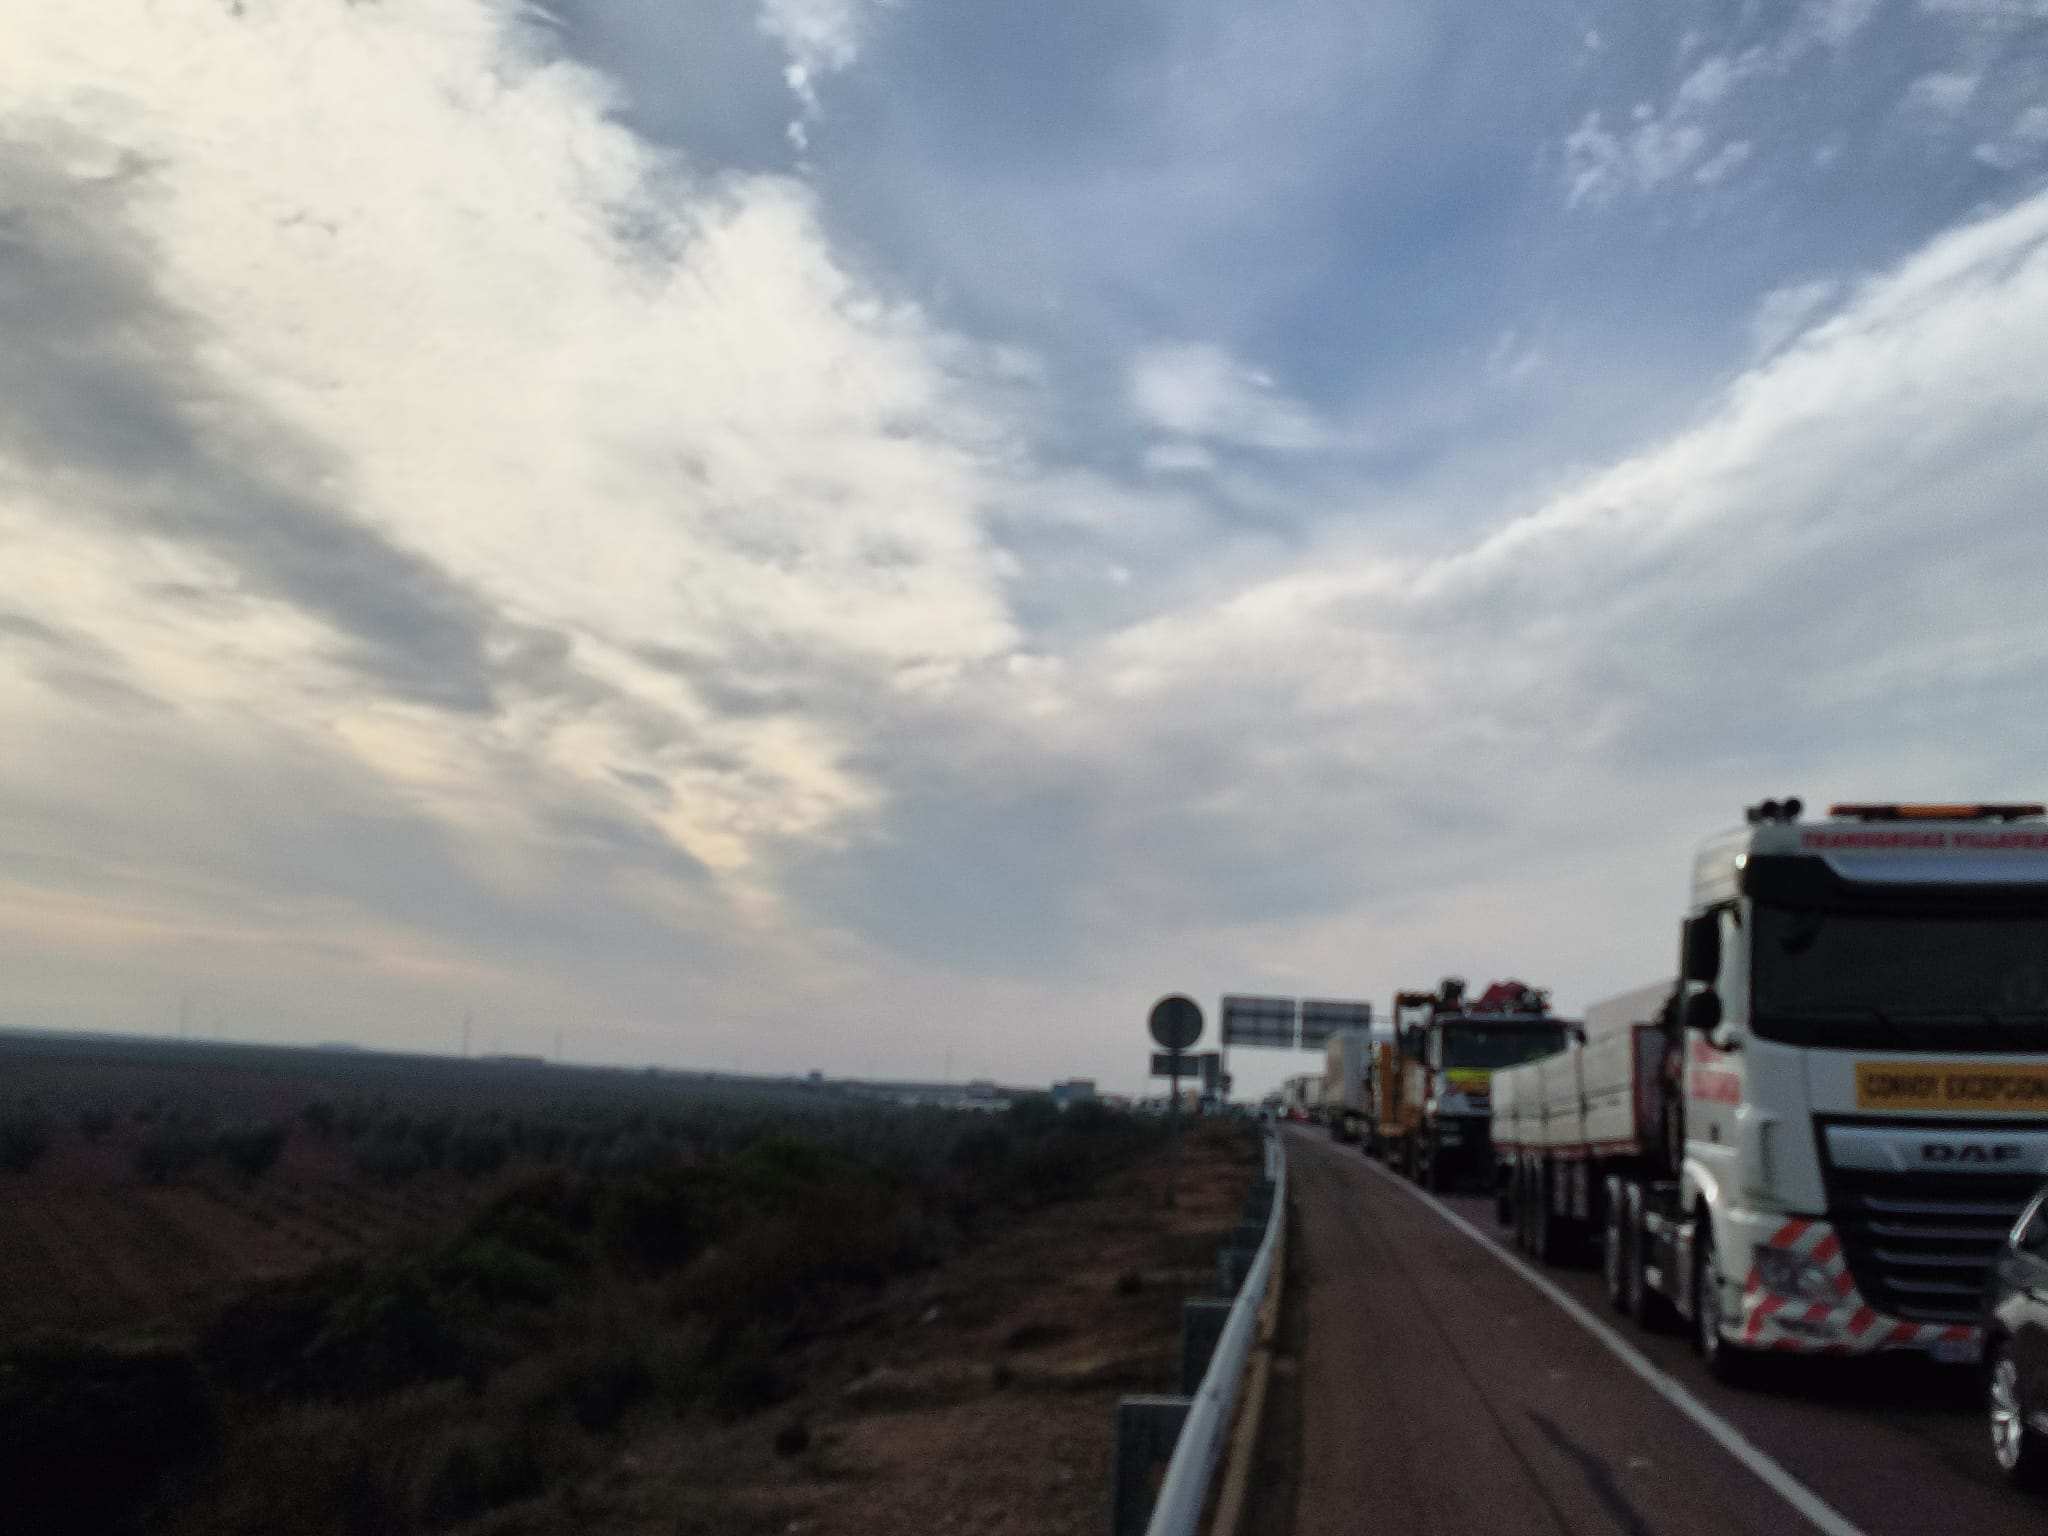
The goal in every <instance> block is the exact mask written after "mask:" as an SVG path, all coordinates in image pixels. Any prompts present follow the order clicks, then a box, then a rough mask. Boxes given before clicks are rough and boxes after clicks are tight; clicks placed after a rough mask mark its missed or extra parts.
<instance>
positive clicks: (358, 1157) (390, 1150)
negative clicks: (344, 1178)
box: [350, 1120, 427, 1184]
mask: <svg viewBox="0 0 2048 1536" xmlns="http://www.w3.org/2000/svg"><path fill="white" fill-rule="evenodd" d="M350 1163H351V1165H352V1166H353V1167H354V1169H355V1171H356V1174H357V1176H358V1177H360V1178H364V1179H367V1180H369V1181H370V1182H371V1183H372V1184H403V1183H405V1182H406V1181H407V1180H409V1179H414V1178H417V1177H418V1176H419V1175H420V1174H421V1173H423V1172H425V1171H426V1166H427V1154H426V1152H425V1151H424V1150H422V1148H421V1147H420V1144H419V1142H418V1141H416V1140H415V1139H414V1138H413V1135H412V1131H411V1128H410V1126H409V1125H408V1124H407V1123H406V1122H404V1121H403V1120H400V1121H388V1122H386V1123H385V1124H384V1125H381V1126H379V1127H378V1128H377V1129H376V1130H375V1131H373V1132H372V1133H371V1134H370V1135H368V1136H366V1137H365V1138H363V1140H362V1141H360V1142H358V1143H357V1144H356V1151H355V1156H354V1157H353V1158H351V1159H350Z"/></svg>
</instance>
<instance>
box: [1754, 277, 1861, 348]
mask: <svg viewBox="0 0 2048 1536" xmlns="http://www.w3.org/2000/svg"><path fill="white" fill-rule="evenodd" d="M1839 291H1840V285H1839V284H1837V283H1836V282H1835V281H1834V280H1833V279H1831V278H1824V277H1823V278H1815V279H1813V280H1812V281H1811V282H1805V283H1792V284H1789V285H1787V286H1786V287H1783V288H1774V289H1772V290H1771V291H1770V292H1769V293H1767V294H1765V295H1764V298H1763V302H1762V303H1761V304H1759V305H1757V308H1756V314H1755V316H1754V317H1753V318H1752V319H1751V320H1750V323H1749V336H1750V345H1751V346H1752V347H1753V348H1754V349H1755V351H1756V353H1757V354H1758V355H1759V356H1765V355H1768V354H1770V353H1772V352H1775V351H1777V350H1778V349H1779V348H1780V347H1782V346H1783V345H1784V344H1785V343H1786V342H1787V341H1789V340H1790V339H1791V338H1792V337H1793V336H1794V335H1795V334H1797V333H1798V331H1799V330H1800V329H1801V328H1802V327H1804V326H1805V325H1806V324H1807V323H1808V322H1809V321H1810V320H1812V319H1813V317H1814V315H1815V314H1816V313H1817V312H1818V311H1819V310H1820V309H1821V307H1822V306H1823V305H1825V304H1827V303H1828V301H1829V300H1831V299H1833V298H1834V297H1835V295H1836V293H1838V292H1839Z"/></svg>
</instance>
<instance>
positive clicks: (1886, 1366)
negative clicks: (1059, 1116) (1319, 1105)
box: [1287, 1128, 2048, 1536]
mask: <svg viewBox="0 0 2048 1536" xmlns="http://www.w3.org/2000/svg"><path fill="white" fill-rule="evenodd" d="M1287 1147H1288V1157H1289V1183H1290V1186H1291V1188H1292V1192H1293V1196H1294V1201H1295V1205H1296V1210H1297V1213H1298V1214H1297V1223H1298V1225H1297V1231H1298V1234H1299V1250H1298V1254H1297V1259H1296V1271H1297V1273H1298V1276H1299V1277H1300V1280H1301V1290H1300V1308H1301V1313H1300V1315H1301V1319H1302V1325H1303V1328H1302V1338H1301V1341H1300V1360H1299V1365H1298V1370H1299V1375H1300V1384H1299V1408H1298V1412H1299V1418H1300V1424H1299V1437H1300V1455H1299V1461H1298V1463H1297V1466H1298V1469H1299V1470H1298V1472H1297V1474H1296V1476H1297V1482H1296V1486H1295V1491H1294V1523H1293V1530H1294V1532H1295V1536H1337V1533H1344V1536H1353V1533H1356V1532H1358V1531H1361V1530H1387V1531H1399V1532H1402V1533H1403V1536H1409V1533H1415V1536H1421V1533H1434V1532H1441V1533H1445V1536H1450V1533H1458V1536H1466V1533H1476V1532H1502V1533H1514V1536H1520V1533H1524V1532H1528V1533H1544V1532H1548V1533H1572V1536H1580V1533H1586V1536H1608V1533H1614V1536H1737V1533H1743V1532H1759V1533H1762V1532H1768V1533H1773V1536H1776V1533H1786V1532H1807V1531H1815V1530H1827V1531H1830V1532H1832V1533H1833V1536H1851V1533H1854V1532H1861V1533H1863V1536H1895V1533H1896V1536H1906V1533H1915V1536H1919V1533H1928V1532H1950V1531H1957V1532H1964V1531H1966V1532H1970V1533H1971V1536H2005V1533H2013V1536H2018V1533H2021V1532H2026V1533H2029V1536H2041V1533H2042V1532H2043V1531H2044V1530H2048V1504H2044V1503H2042V1502H2039V1501H2036V1500H2034V1499H2031V1498H2028V1497H2026V1496H2024V1495H2021V1494H2018V1493H2015V1492H2013V1491H2011V1490H2009V1489H2007V1488H2005V1487H2003V1486H2002V1485H2001V1484H2000V1483H1999V1482H1998V1480H1997V1477H1996V1474H1995V1471H1994V1469H1993V1467H1992V1466H1991V1461H1990V1454H1989V1451H1988V1449H1987V1448H1986V1446H1985V1443H1984V1429H1983V1425H1982V1420H1981V1417H1980V1414H1979V1411H1978V1407H1977V1398H1976V1389H1975V1382H1974V1378H1973V1376H1972V1373H1970V1372H1969V1371H1966V1370H1957V1369H1948V1370H1942V1369H1937V1368H1934V1367H1930V1366H1924V1365H1922V1364H1921V1363H1920V1362H1917V1361H1884V1362H1786V1366H1787V1369H1785V1370H1781V1371H1776V1372H1774V1373H1773V1375H1772V1376H1771V1378H1770V1379H1769V1381H1768V1382H1767V1383H1766V1384H1765V1385H1763V1386H1761V1387H1760V1388H1757V1389H1752V1390H1742V1391H1737V1390H1733V1389H1729V1388H1725V1387H1722V1386H1720V1385H1719V1384H1717V1383H1715V1382H1714V1381H1712V1380H1711V1379H1710V1378H1709V1377H1708V1376H1707V1374H1706V1372H1705V1371H1704V1370H1703V1369H1701V1367H1700V1365H1699V1363H1698V1361H1697V1360H1696V1359H1695V1358H1694V1357H1693V1355H1692V1353H1691V1350H1690V1348H1689V1347H1688V1345H1687V1342H1686V1341H1685V1340H1684V1339H1683V1338H1674V1337H1668V1336H1661V1335H1649V1334H1645V1333H1643V1332H1642V1331H1641V1330H1639V1329H1637V1328H1636V1327H1635V1325H1634V1324H1633V1323H1632V1322H1630V1321H1629V1320H1627V1319H1625V1318H1619V1317H1616V1316H1615V1315H1614V1314H1613V1313H1612V1312H1611V1311H1609V1310H1608V1309H1607V1306H1606V1302H1605V1299H1604V1297H1603V1295H1602V1292H1601V1288H1600V1283H1599V1278H1598V1275H1597V1274H1596V1273H1595V1272H1594V1271H1593V1270H1592V1268H1591V1267H1590V1265H1588V1266H1587V1267H1585V1268H1582V1269H1549V1270H1545V1271H1544V1272H1543V1273H1544V1274H1545V1275H1547V1276H1548V1277H1549V1278H1550V1279H1551V1280H1553V1281H1554V1282H1555V1283H1556V1284H1557V1285H1558V1286H1559V1287H1560V1288H1561V1289H1562V1290H1564V1291H1565V1292H1566V1293H1567V1294H1568V1295H1569V1296H1570V1297H1571V1298H1572V1299H1574V1300H1576V1301H1577V1302H1578V1303H1579V1304H1580V1305H1581V1307H1583V1308H1584V1309H1585V1310H1586V1311H1587V1312H1589V1313H1591V1314H1592V1315H1593V1316H1594V1317H1595V1318H1597V1319H1598V1320H1599V1322H1600V1323H1602V1324H1606V1325H1611V1326H1612V1327H1613V1329H1614V1332H1615V1334H1616V1335H1617V1336H1618V1337H1619V1338H1620V1339H1622V1340H1623V1341H1625V1342H1626V1343H1627V1344H1630V1345H1633V1346H1635V1348H1636V1349H1638V1350H1639V1351H1640V1352H1641V1354H1642V1356H1644V1357H1646V1358H1647V1361H1648V1362H1649V1364H1650V1365H1652V1366H1654V1367H1655V1370H1654V1371H1653V1372H1652V1374H1653V1375H1661V1376H1662V1377H1663V1378H1664V1379H1666V1380H1667V1381H1669V1382H1672V1383H1675V1384H1676V1386H1677V1387H1678V1388H1680V1389H1682V1392H1681V1395H1684V1394H1689V1395H1690V1397H1691V1398H1692V1399H1693V1400H1694V1401H1695V1402H1696V1403H1697V1404H1698V1405H1699V1406H1701V1407H1702V1408H1704V1409H1705V1410H1706V1411H1707V1413H1708V1414H1710V1415H1712V1416H1717V1417H1718V1418H1719V1419H1720V1420H1721V1421H1723V1422H1725V1424H1727V1425H1729V1426H1732V1428H1733V1429H1734V1430H1735V1431H1736V1432H1737V1433H1738V1434H1739V1436H1740V1437H1741V1438H1742V1439H1743V1440H1746V1441H1747V1442H1749V1445H1750V1446H1752V1447H1753V1448H1754V1451H1755V1452H1756V1453H1760V1454H1759V1455H1756V1456H1754V1457H1753V1463H1754V1464H1751V1463H1745V1461H1743V1460H1741V1459H1738V1454H1737V1452H1735V1451H1732V1450H1730V1449H1726V1448H1724V1447H1723V1445H1721V1444H1718V1443H1716V1441H1715V1440H1714V1439H1712V1438H1710V1436H1709V1435H1708V1434H1707V1433H1706V1432H1705V1431H1704V1430H1703V1429H1702V1428H1701V1427H1700V1426H1699V1424H1698V1423H1696V1422H1695V1421H1694V1420H1692V1419H1689V1418H1688V1417H1687V1416H1686V1415H1685V1413H1684V1412H1683V1411H1682V1410H1681V1408H1679V1407H1678V1406H1675V1405H1674V1404H1673V1402H1672V1401H1670V1400H1669V1398H1668V1397H1667V1396H1666V1395H1664V1394H1662V1393H1660V1392H1659V1390H1657V1388H1656V1387H1655V1386H1654V1385H1653V1384H1652V1383H1651V1382H1650V1381H1646V1380H1645V1379H1644V1378H1643V1377H1642V1376H1640V1375H1638V1374H1637V1373H1636V1372H1634V1371H1632V1370H1630V1369H1629V1367H1628V1366H1627V1365H1625V1364H1624V1363H1623V1361H1622V1360H1621V1359H1619V1358H1618V1357H1617V1356H1616V1355H1615V1354H1614V1353H1613V1352H1612V1351H1610V1350H1609V1349H1608V1348H1606V1347H1603V1345H1602V1344H1601V1342H1600V1341H1599V1339H1598V1338H1597V1337H1596V1336H1595V1335H1594V1334H1593V1333H1591V1332H1589V1331H1588V1330H1587V1328H1586V1327H1585V1326H1584V1325H1583V1324H1582V1323H1581V1322H1580V1321H1577V1320H1575V1319H1574V1318H1573V1317H1571V1316H1570V1315H1569V1314H1568V1313H1567V1311H1566V1310H1565V1309H1564V1308H1563V1307H1561V1306H1559V1305H1558V1303H1557V1302H1556V1301H1555V1300H1553V1299H1551V1298H1550V1297H1548V1296H1546V1295H1545V1294H1543V1292H1542V1291H1541V1290H1540V1289H1538V1288H1537V1287H1536V1286H1534V1285H1532V1284H1531V1283H1530V1282H1529V1280H1527V1279H1526V1278H1524V1276H1523V1275H1522V1274H1520V1273H1518V1272H1517V1271H1516V1269H1515V1268H1514V1267H1513V1266H1512V1265H1510V1264H1507V1263H1503V1262H1501V1260H1500V1258H1498V1257H1497V1256H1496V1254H1501V1253H1504V1254H1509V1255H1512V1256H1513V1257H1515V1258H1517V1259H1519V1258H1520V1255H1519V1254H1516V1253H1515V1250H1514V1249H1513V1246H1512V1243H1511V1242H1510V1241H1508V1240H1507V1238H1506V1237H1505V1235H1504V1234H1502V1233H1501V1232H1500V1229H1499V1228H1498V1227H1497V1226H1496V1225H1495V1224H1494V1220H1493V1207H1492V1202H1491V1201H1490V1200H1488V1199H1485V1198H1483V1197H1481V1196H1478V1195H1454V1196H1448V1197H1444V1199H1443V1201H1442V1204H1443V1205H1444V1206H1445V1207H1448V1208H1449V1209H1450V1210H1452V1211H1454V1212H1456V1213H1457V1214H1458V1215H1460V1216H1462V1217H1464V1218H1465V1220H1466V1222H1468V1223H1469V1224H1470V1226H1471V1227H1473V1228H1476V1229H1477V1230H1478V1232H1479V1233H1480V1234H1481V1235H1480V1237H1479V1238H1478V1239H1477V1240H1475V1238H1474V1236H1473V1235H1472V1234H1471V1233H1470V1232H1468V1231H1465V1230H1461V1229H1460V1228H1459V1227H1458V1226H1457V1225H1456V1224H1454V1223H1453V1222H1451V1221H1448V1220H1446V1219H1445V1217H1444V1216H1443V1215H1442V1214H1440V1213H1439V1211H1438V1210H1437V1209H1435V1208H1433V1207H1432V1206H1431V1205H1430V1204H1429V1203H1427V1202H1426V1201H1424V1200H1423V1199H1420V1198H1418V1197H1417V1193H1416V1192H1415V1191H1414V1190H1413V1189H1412V1188H1411V1187H1410V1186H1408V1185H1406V1184H1405V1183H1403V1182H1401V1181H1400V1180H1397V1179H1395V1178H1394V1177H1392V1176H1391V1175H1389V1174H1386V1173H1385V1172H1384V1171H1382V1170H1379V1169H1378V1168H1376V1167H1375V1166H1373V1165H1370V1164H1368V1163H1367V1161H1366V1160H1365V1158H1364V1157H1363V1156H1362V1155H1361V1154H1360V1152H1359V1150H1358V1149H1357V1148H1356V1147H1344V1146H1338V1145H1336V1144H1333V1143H1332V1142H1331V1141H1330V1140H1329V1139H1328V1138H1327V1137H1326V1136H1325V1135H1324V1134H1323V1133H1322V1132H1321V1131H1315V1130H1308V1129H1304V1128H1290V1129H1289V1130H1288V1132H1287ZM1773 1363H1774V1364H1775V1363H1776V1362H1773ZM1815 1365H1819V1366H1821V1367H1822V1368H1820V1369H1813V1368H1812V1367H1813V1366H1815ZM1800 1367H1807V1368H1805V1369H1801V1368H1800ZM1787 1474H1789V1476H1787ZM1769 1477H1775V1478H1777V1479H1779V1480H1780V1485H1781V1486H1780V1487H1779V1488H1774V1487H1773V1486H1772V1485H1771V1484H1770V1483H1769V1482H1767V1481H1766V1478H1769ZM1800 1485H1803V1490H1802V1488H1801V1487H1800ZM1801 1497H1807V1498H1811V1499H1817V1500H1818V1505H1817V1506H1813V1507H1814V1508H1816V1509H1817V1513H1814V1514H1805V1513H1802V1512H1801V1511H1800V1510H1799V1509H1798V1508H1796V1507H1795V1501H1796V1500H1797V1499H1799V1498H1801Z"/></svg>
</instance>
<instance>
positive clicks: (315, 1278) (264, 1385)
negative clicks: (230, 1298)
mask: <svg viewBox="0 0 2048 1536" xmlns="http://www.w3.org/2000/svg"><path fill="white" fill-rule="evenodd" d="M366 1274H367V1271H366V1270H365V1268H364V1266H363V1265H362V1264H360V1263H358V1262H354V1261H350V1262H348V1263H343V1264H329V1265H325V1266H323V1267H321V1268H319V1269H316V1270H314V1271H312V1273H310V1274H305V1275H298V1276H294V1277H293V1278H291V1279H288V1280H273V1281H270V1282H269V1283H267V1284H264V1285H259V1286H258V1287H256V1288H255V1289H254V1290H252V1291H250V1292H249V1293H248V1294H247V1295H245V1296H243V1297H242V1298H241V1299H240V1300H238V1301H235V1302H233V1303H232V1304H230V1305H229V1306H228V1307H226V1308H225V1309H223V1310H222V1311H221V1312H220V1314H219V1315H218V1316H217V1317H215V1319H214V1320H213V1322H212V1324H211V1325H210V1326H209V1327H208V1328H207V1329H206V1331H205V1332H204V1334H203V1335H202V1336H201V1339H200V1345H199V1349H200V1356H201V1358H202V1359H204V1360H205V1362H206V1364H207V1367H208V1368H209V1369H210V1370H211V1371H212V1372H213V1373H214V1375H215V1377H216V1378H217V1379H218V1380H219V1381H221V1383H222V1384H223V1385H225V1386H228V1387H230V1388H232V1389H234V1390H236V1391H241V1392H252V1393H257V1394H266V1395H267V1394H271V1393H280V1392H306V1391H310V1390H312V1389H313V1386H314V1383H313V1380H312V1377H311V1375H310V1373H309V1371H308V1369H307V1364H306V1360H307V1353H308V1351H309V1350H310V1348H311V1347H312V1344H313V1341H314V1340H315V1339H317V1338H319V1337H320V1334H321V1331H322V1329H324V1328H325V1327H326V1326H327V1317H328V1314H329V1313H330V1312H331V1311H332V1310H333V1309H334V1308H335V1307H336V1306H337V1305H339V1304H340V1302H341V1301H342V1299H343V1298H344V1297H346V1296H348V1295H350V1294H351V1293H353V1292H355V1291H357V1290H359V1289H361V1288H362V1286H363V1285H364V1283H365V1276H366Z"/></svg>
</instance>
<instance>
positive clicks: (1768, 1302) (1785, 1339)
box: [1741, 1219, 1981, 1355]
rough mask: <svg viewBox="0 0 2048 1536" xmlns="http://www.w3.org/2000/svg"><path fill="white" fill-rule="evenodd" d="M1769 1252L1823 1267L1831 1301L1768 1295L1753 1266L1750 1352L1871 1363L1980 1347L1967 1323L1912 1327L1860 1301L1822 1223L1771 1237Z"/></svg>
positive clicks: (1746, 1304) (1745, 1317)
mask: <svg viewBox="0 0 2048 1536" xmlns="http://www.w3.org/2000/svg"><path fill="white" fill-rule="evenodd" d="M1769 1246H1771V1247H1773V1248H1787V1249H1790V1250H1792V1251H1793V1252H1795V1253H1799V1254H1803V1255H1804V1256H1805V1257H1806V1258H1807V1259H1809V1260H1810V1261H1812V1262H1813V1263H1815V1264H1817V1265H1819V1266H1820V1268H1821V1269H1822V1271H1823V1272H1825V1273H1826V1275H1827V1277H1828V1283H1829V1284H1830V1285H1831V1286H1832V1287H1833V1289H1834V1293H1835V1299H1834V1300H1833V1301H1809V1300H1806V1299H1805V1298H1802V1297H1798V1296H1786V1295H1783V1294H1781V1293H1780V1292H1777V1291H1770V1290H1766V1289H1765V1288H1764V1284H1763V1281H1762V1279H1761V1278H1760V1277H1759V1276H1758V1274H1757V1272H1756V1269H1755V1267H1754V1266H1751V1268H1750V1271H1749V1274H1748V1275H1747V1276H1746V1277H1745V1278H1744V1280H1743V1283H1742V1314H1741V1317H1742V1342H1743V1343H1744V1344H1745V1345H1746V1346H1748V1347H1749V1348H1751V1349H1769V1350H1780V1351H1783V1352H1785V1353H1787V1354H1803V1355H1867V1354H1872V1353H1875V1352H1876V1351H1877V1350H1880V1349H1933V1348H1935V1347H1936V1346H1937V1345H1943V1344H1947V1345H1964V1344H1975V1343H1978V1342H1979V1338H1978V1335H1979V1333H1980V1332H1981V1330H1979V1329H1977V1328H1974V1327H1972V1326H1970V1325H1969V1324H1967V1323H1909V1322H1906V1321H1904V1320H1903V1319H1900V1318H1896V1317H1888V1316H1886V1315H1885V1314H1884V1313H1882V1312H1879V1311H1878V1310H1876V1308H1874V1307H1872V1306H1870V1305H1869V1304H1868V1303H1866V1302H1865V1301H1864V1300H1863V1298H1862V1297H1861V1296H1860V1295H1858V1294H1857V1291H1856V1282H1855V1281H1854V1280H1852V1279H1851V1278H1850V1277H1849V1266H1848V1264H1847V1263H1846V1262H1845V1261H1844V1260H1843V1258H1842V1244H1841V1240H1840V1239H1838V1238H1837V1237H1836V1236H1835V1233H1834V1229H1833V1228H1832V1227H1831V1226H1829V1225H1828V1224H1827V1223H1826V1222H1824V1221H1807V1220H1804V1219H1794V1220H1792V1221H1788V1222H1786V1223H1785V1224H1784V1225H1783V1226H1781V1227H1779V1228H1778V1230H1777V1231H1776V1232H1773V1233H1772V1234H1771V1238H1770V1244H1769Z"/></svg>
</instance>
